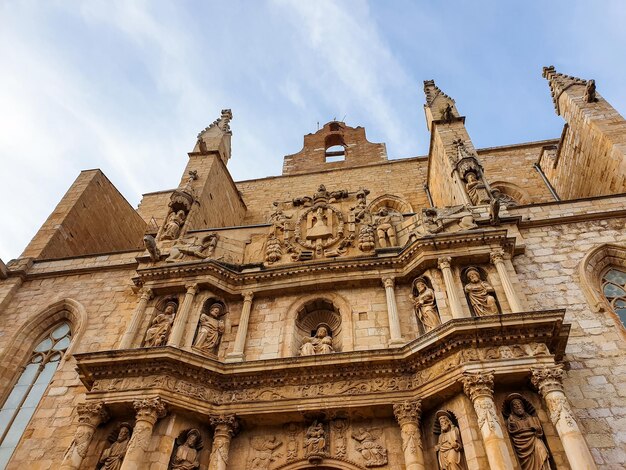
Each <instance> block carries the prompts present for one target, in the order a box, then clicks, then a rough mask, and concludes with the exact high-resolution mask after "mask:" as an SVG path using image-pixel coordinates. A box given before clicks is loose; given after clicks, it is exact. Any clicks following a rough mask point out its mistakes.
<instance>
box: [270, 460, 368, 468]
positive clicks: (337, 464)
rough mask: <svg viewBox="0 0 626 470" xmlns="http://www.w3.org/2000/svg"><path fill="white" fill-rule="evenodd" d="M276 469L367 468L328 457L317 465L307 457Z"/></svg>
mask: <svg viewBox="0 0 626 470" xmlns="http://www.w3.org/2000/svg"><path fill="white" fill-rule="evenodd" d="M276 470H365V467H362V466H360V465H358V464H356V463H354V462H351V461H349V460H338V459H334V458H330V457H327V458H324V459H322V461H321V462H320V463H319V464H316V465H313V464H311V463H310V462H309V461H308V460H307V459H302V460H298V461H296V462H289V463H285V464H283V465H280V466H278V467H276Z"/></svg>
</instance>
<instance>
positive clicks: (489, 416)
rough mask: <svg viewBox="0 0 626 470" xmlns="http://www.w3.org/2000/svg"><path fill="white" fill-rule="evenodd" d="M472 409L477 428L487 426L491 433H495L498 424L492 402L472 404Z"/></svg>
mask: <svg viewBox="0 0 626 470" xmlns="http://www.w3.org/2000/svg"><path fill="white" fill-rule="evenodd" d="M474 409H475V410H476V414H477V415H478V427H479V428H481V429H482V427H483V426H485V425H486V426H487V427H488V428H489V429H490V430H491V431H492V432H494V431H496V430H497V429H498V428H499V427H500V424H499V423H498V416H497V415H496V409H495V406H494V403H493V401H491V400H489V401H486V400H485V401H480V402H476V403H475V404H474Z"/></svg>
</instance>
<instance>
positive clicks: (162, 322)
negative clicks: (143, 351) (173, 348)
mask: <svg viewBox="0 0 626 470" xmlns="http://www.w3.org/2000/svg"><path fill="white" fill-rule="evenodd" d="M177 309H178V304H177V303H176V302H173V301H170V302H167V304H165V309H164V311H159V312H158V313H157V315H156V316H155V317H154V318H153V319H152V322H151V323H150V327H149V328H148V331H146V338H145V340H144V344H143V345H144V347H156V346H165V344H167V339H168V338H169V336H170V331H171V329H172V323H174V317H175V316H176V310H177Z"/></svg>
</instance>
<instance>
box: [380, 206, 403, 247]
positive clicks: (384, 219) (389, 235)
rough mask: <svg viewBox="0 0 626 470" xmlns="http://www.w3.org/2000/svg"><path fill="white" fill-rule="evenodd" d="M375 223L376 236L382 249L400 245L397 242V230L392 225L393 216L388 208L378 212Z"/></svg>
mask: <svg viewBox="0 0 626 470" xmlns="http://www.w3.org/2000/svg"><path fill="white" fill-rule="evenodd" d="M375 222H376V235H377V237H378V244H379V245H380V247H381V248H387V246H390V247H391V246H396V245H397V244H398V243H397V241H396V228H395V227H394V226H393V224H392V215H391V214H390V213H389V210H388V209H387V208H386V207H383V208H381V209H380V210H379V211H378V216H377V217H376V221H375ZM387 240H388V241H387Z"/></svg>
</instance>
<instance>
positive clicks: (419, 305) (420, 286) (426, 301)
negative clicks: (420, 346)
mask: <svg viewBox="0 0 626 470" xmlns="http://www.w3.org/2000/svg"><path fill="white" fill-rule="evenodd" d="M411 302H413V307H414V308H415V314H416V315H417V318H418V319H419V320H420V322H422V325H424V329H425V330H426V331H430V330H432V329H433V328H436V327H437V326H439V325H440V324H441V320H440V319H439V314H438V313H437V304H436V303H435V291H433V290H432V289H431V288H430V287H429V286H428V282H427V281H426V279H425V278H423V277H418V278H417V279H415V281H413V290H412V292H411Z"/></svg>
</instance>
